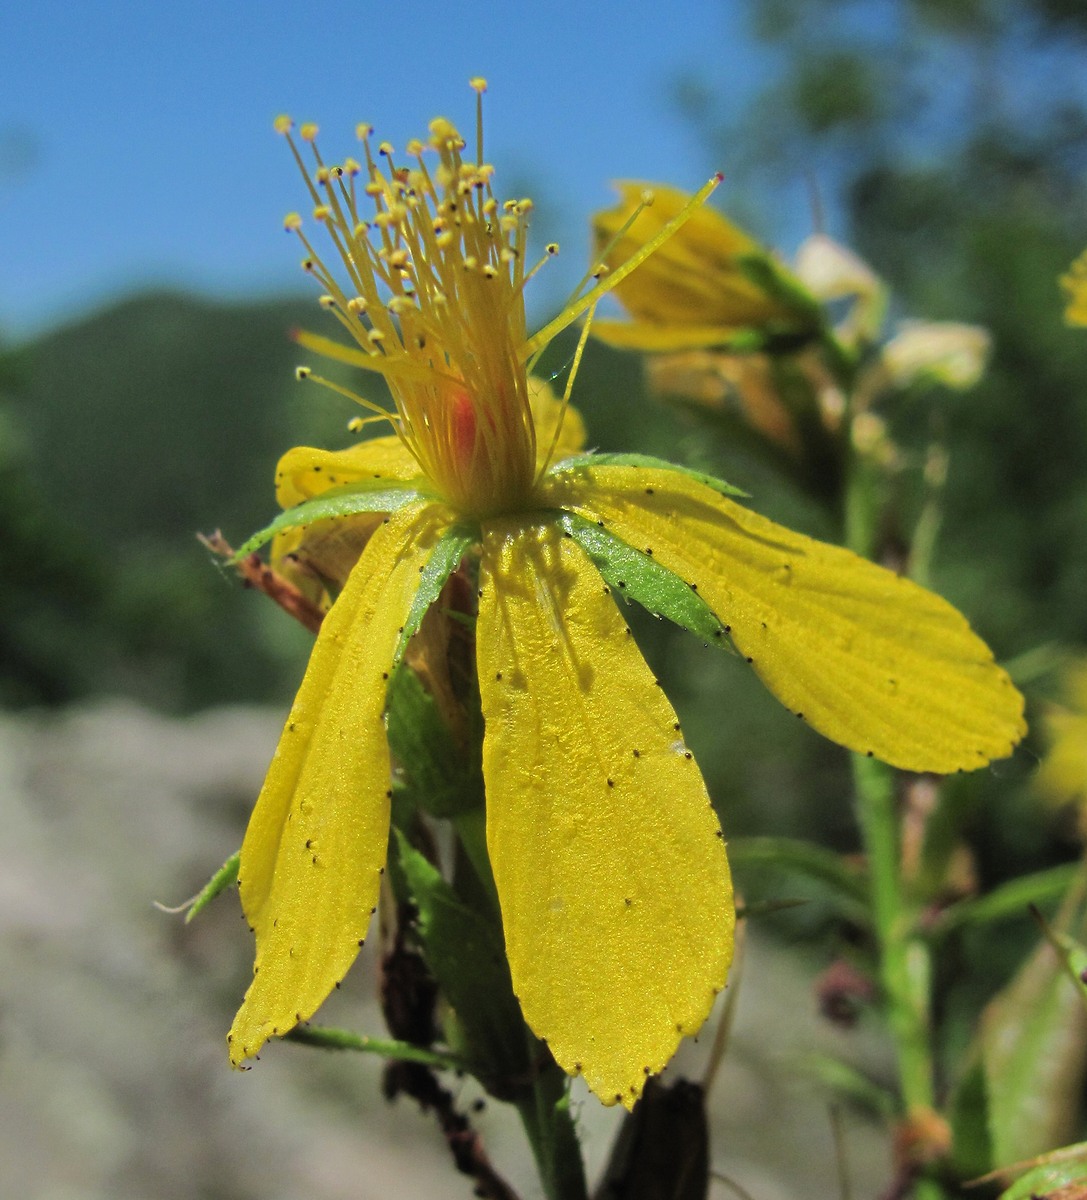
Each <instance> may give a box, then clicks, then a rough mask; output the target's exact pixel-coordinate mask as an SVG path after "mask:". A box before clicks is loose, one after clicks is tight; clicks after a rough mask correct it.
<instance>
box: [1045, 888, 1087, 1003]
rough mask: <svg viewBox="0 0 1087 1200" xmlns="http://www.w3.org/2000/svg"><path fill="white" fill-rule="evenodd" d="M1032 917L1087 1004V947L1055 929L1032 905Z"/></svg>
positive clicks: (1080, 996) (1081, 998)
mask: <svg viewBox="0 0 1087 1200" xmlns="http://www.w3.org/2000/svg"><path fill="white" fill-rule="evenodd" d="M1031 916H1032V917H1034V919H1035V920H1036V921H1037V922H1038V924H1039V925H1040V926H1041V928H1042V933H1043V934H1044V935H1045V939H1046V941H1047V942H1048V943H1049V944H1050V945H1051V946H1052V947H1053V949H1054V950H1055V951H1056V953H1057V957H1058V958H1059V959H1060V960H1061V964H1062V965H1063V966H1064V971H1065V974H1066V975H1067V976H1068V978H1069V979H1070V980H1071V981H1072V986H1073V987H1074V988H1075V989H1076V992H1077V993H1078V994H1079V998H1080V1000H1082V1001H1083V1002H1084V1004H1087V946H1084V945H1083V943H1082V942H1080V941H1077V940H1076V939H1075V938H1074V937H1072V936H1071V935H1070V934H1067V933H1063V932H1061V930H1059V929H1054V928H1053V927H1052V926H1051V925H1050V924H1049V922H1048V921H1047V920H1046V919H1045V917H1043V916H1042V914H1041V913H1040V912H1039V911H1038V910H1037V909H1036V908H1035V907H1034V906H1033V905H1031Z"/></svg>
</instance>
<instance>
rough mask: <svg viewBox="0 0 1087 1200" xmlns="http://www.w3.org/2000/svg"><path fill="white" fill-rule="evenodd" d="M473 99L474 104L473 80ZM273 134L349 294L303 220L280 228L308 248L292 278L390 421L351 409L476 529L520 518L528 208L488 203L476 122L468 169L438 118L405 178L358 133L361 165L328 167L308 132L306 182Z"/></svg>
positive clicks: (390, 156) (530, 453)
mask: <svg viewBox="0 0 1087 1200" xmlns="http://www.w3.org/2000/svg"><path fill="white" fill-rule="evenodd" d="M473 86H474V87H475V88H476V90H477V93H481V92H482V91H483V88H484V84H483V81H482V80H477V81H475V82H474V84H473ZM276 127H277V129H278V130H279V132H281V133H283V134H285V135H286V136H287V137H288V139H289V140H290V144H291V148H292V150H293V151H294V153H295V157H296V158H297V159H298V162H299V165H300V166H302V168H303V172H304V174H305V177H306V183H307V185H308V187H309V190H310V194H311V197H312V199H313V201H314V209H313V216H314V218H315V220H317V221H318V222H319V223H321V224H322V225H324V227H325V229H326V230H327V232H328V234H329V236H330V237H331V240H332V242H333V245H334V246H335V249H336V252H337V255H338V257H339V259H340V261H341V262H342V264H343V266H344V268H345V269H346V276H347V280H348V283H347V285H346V286H344V285H343V284H342V283H341V282H340V280H339V279H338V278H337V277H336V275H334V274H333V272H332V271H330V270H329V269H328V268H327V267H326V266H325V264H324V262H323V261H322V260H321V258H320V257H319V255H318V254H317V253H316V251H315V250H314V248H313V246H312V245H311V244H310V242H309V241H308V239H307V238H306V236H305V234H304V233H303V232H302V228H301V226H302V220H301V217H299V216H298V215H297V214H291V215H290V216H288V218H287V220H286V222H285V224H286V227H287V228H288V229H290V230H292V231H295V232H297V233H298V235H299V237H301V239H302V241H303V243H304V244H305V246H306V251H307V255H306V258H305V260H304V261H303V264H302V265H303V267H304V269H305V270H306V271H308V272H309V273H311V274H313V275H314V276H315V277H316V278H317V279H318V280H319V282H320V283H321V285H322V287H323V288H324V289H325V291H326V295H325V296H324V297H323V299H322V303H323V305H324V306H325V307H326V308H327V309H329V310H330V311H332V312H333V313H334V314H335V315H336V317H337V318H338V319H339V321H340V323H341V324H342V325H343V326H344V327H345V328H346V329H347V331H348V332H349V333H350V334H351V336H352V338H353V339H354V340H355V342H356V343H357V344H358V346H359V348H360V350H361V354H358V353H354V352H353V353H352V354H351V356H350V357H349V358H348V361H351V362H354V363H356V364H357V365H360V366H363V367H366V368H368V369H370V370H374V371H377V372H379V373H381V374H382V375H383V376H384V377H385V379H386V381H387V383H388V385H389V390H390V393H391V395H392V399H393V403H394V405H395V412H386V411H385V410H383V409H380V408H377V406H374V405H373V404H372V403H370V402H368V401H365V400H362V398H361V397H355V398H356V399H359V400H361V401H362V403H364V404H366V405H367V407H369V408H371V410H375V409H376V411H374V412H373V415H374V418H375V419H376V418H384V419H387V420H389V421H391V423H392V425H393V428H394V429H395V430H396V432H397V434H398V435H399V436H400V437H401V439H402V440H403V442H404V444H405V445H406V446H407V448H408V449H409V450H410V451H411V453H412V454H413V455H414V456H415V458H416V460H417V461H418V463H419V466H420V468H421V470H422V471H423V473H424V474H426V475H427V477H428V478H429V479H430V480H431V482H432V483H433V485H434V486H435V488H436V489H437V490H438V492H440V493H441V495H442V496H443V497H444V498H445V499H446V500H447V501H448V502H449V503H450V504H452V505H454V506H455V507H456V508H458V509H460V510H461V511H462V512H465V513H467V514H471V515H477V516H482V515H489V514H492V513H495V512H501V511H508V510H510V509H513V508H516V507H517V506H518V505H519V504H521V503H523V502H524V501H525V500H526V498H527V497H528V495H529V493H530V492H531V490H532V484H533V480H534V476H535V461H536V435H535V429H534V426H533V423H532V416H531V411H530V408H529V399H528V379H527V375H526V370H525V364H524V357H523V355H522V347H523V346H524V344H525V341H526V333H525V312H524V297H523V288H524V284H525V282H526V279H527V277H528V274H531V272H529V273H527V274H526V272H525V269H524V255H525V243H526V240H527V232H528V222H527V218H528V213H529V211H530V210H531V207H532V205H531V201H528V200H514V201H507V202H506V203H505V204H503V205H499V203H498V201H497V200H496V199H495V197H494V195H493V193H492V191H491V176H492V174H493V168H492V167H491V166H490V165H489V164H486V163H484V161H483V154H482V122H480V132H479V152H478V155H477V161H475V162H466V161H465V160H464V158H463V157H462V151H463V150H464V146H465V142H464V139H463V138H462V137H461V135H460V134H459V133H458V132H457V130H456V128H455V127H454V126H453V125H451V124H450V123H449V122H448V121H446V120H444V119H439V120H436V121H433V122H432V123H431V126H430V139H429V142H428V144H427V145H426V146H424V145H423V144H422V143H421V142H417V141H415V142H409V143H408V145H407V147H406V152H407V155H408V161H409V162H411V163H412V165H411V166H400V165H398V164H397V163H396V162H394V150H393V148H392V146H390V145H389V144H388V143H386V142H382V143H381V144H380V145H379V146H378V148H377V155H376V156H375V155H374V153H373V150H372V147H371V130H370V128H369V127H368V126H360V127H359V129H358V134H359V137H360V140H361V142H362V145H363V150H364V156H365V165H363V164H362V163H360V162H358V161H356V160H354V159H350V158H349V159H346V160H345V161H344V162H343V164H342V165H335V166H326V165H325V163H324V162H323V160H322V159H321V156H320V154H319V153H318V151H317V148H316V141H315V139H316V135H317V129H316V127H315V126H312V125H304V126H302V128H301V130H300V131H299V132H300V134H301V137H302V140H303V141H304V142H307V143H309V145H310V147H311V148H312V150H313V154H314V158H315V161H316V171H315V173H314V175H313V177H312V178H311V177H310V174H309V172H308V171H306V169H305V166H304V164H303V162H302V157H301V155H300V153H299V151H298V148H297V146H296V145H295V142H294V141H293V139H291V135H290V129H291V123H290V121H289V120H287V119H286V118H280V119H279V121H277V123H276ZM428 151H429V152H430V153H428ZM431 154H436V156H437V163H436V165H434V166H433V168H432V166H431V165H429V164H428V162H427V158H428V157H430V155H431ZM380 160H384V166H379V161H380ZM361 210H365V212H366V215H363V211H361ZM300 340H302V341H303V344H310V345H314V344H315V342H316V341H318V339H313V338H309V339H307V338H306V337H304V336H303V337H302V338H301V339H300ZM322 348H325V347H322ZM338 357H341V358H343V357H348V356H346V355H343V354H340V355H338ZM339 390H342V389H339Z"/></svg>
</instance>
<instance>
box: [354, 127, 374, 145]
mask: <svg viewBox="0 0 1087 1200" xmlns="http://www.w3.org/2000/svg"><path fill="white" fill-rule="evenodd" d="M373 132H374V127H373V126H372V125H366V124H362V125H356V126H355V137H357V138H358V139H359V141H360V142H364V141H366V139H367V138H368V137H369V136H370V134H371V133H373Z"/></svg>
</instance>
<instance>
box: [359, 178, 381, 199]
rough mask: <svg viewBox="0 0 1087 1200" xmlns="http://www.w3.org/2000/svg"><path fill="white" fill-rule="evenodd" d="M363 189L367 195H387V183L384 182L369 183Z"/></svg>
mask: <svg viewBox="0 0 1087 1200" xmlns="http://www.w3.org/2000/svg"><path fill="white" fill-rule="evenodd" d="M362 190H363V191H364V192H365V193H366V194H367V196H373V197H375V198H376V197H378V196H384V195H385V185H384V184H383V183H377V182H376V181H375V182H371V183H368V184H367V185H366V186H365V187H364V188H363V189H362Z"/></svg>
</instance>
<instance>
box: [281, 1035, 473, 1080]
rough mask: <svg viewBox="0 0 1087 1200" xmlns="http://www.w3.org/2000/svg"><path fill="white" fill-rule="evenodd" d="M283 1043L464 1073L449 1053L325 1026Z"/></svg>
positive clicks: (292, 1036) (291, 1036) (462, 1066)
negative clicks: (299, 1044) (349, 1052)
mask: <svg viewBox="0 0 1087 1200" xmlns="http://www.w3.org/2000/svg"><path fill="white" fill-rule="evenodd" d="M283 1040H284V1041H286V1042H301V1043H302V1044H303V1045H304V1046H317V1047H319V1048H320V1049H322V1050H357V1051H360V1052H361V1053H363V1054H378V1055H380V1056H381V1057H382V1058H395V1059H398V1060H399V1061H400V1062H413V1063H422V1064H423V1066H425V1067H434V1068H435V1069H436V1070H438V1071H463V1070H464V1067H465V1063H464V1062H463V1061H462V1060H461V1059H460V1058H458V1057H457V1056H456V1055H455V1054H452V1053H449V1052H448V1051H441V1050H427V1049H425V1048H424V1047H423V1046H414V1045H412V1043H411V1042H401V1041H397V1040H396V1039H395V1038H373V1037H369V1036H368V1035H367V1034H365V1033H353V1032H352V1031H351V1030H349V1029H335V1028H332V1027H331V1026H326V1025H297V1026H295V1028H294V1029H292V1030H291V1031H290V1033H288V1034H286V1035H285V1037H284V1039H283Z"/></svg>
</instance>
